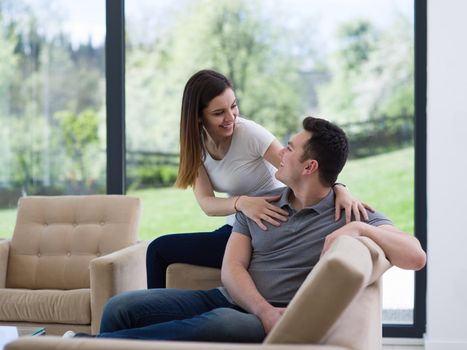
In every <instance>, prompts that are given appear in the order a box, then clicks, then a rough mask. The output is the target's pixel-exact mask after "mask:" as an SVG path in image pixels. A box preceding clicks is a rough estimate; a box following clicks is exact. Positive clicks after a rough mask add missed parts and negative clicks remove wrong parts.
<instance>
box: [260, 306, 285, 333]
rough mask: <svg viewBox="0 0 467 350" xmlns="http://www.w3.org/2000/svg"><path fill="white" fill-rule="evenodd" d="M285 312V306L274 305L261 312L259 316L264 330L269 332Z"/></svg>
mask: <svg viewBox="0 0 467 350" xmlns="http://www.w3.org/2000/svg"><path fill="white" fill-rule="evenodd" d="M284 312H285V307H274V306H272V305H271V306H270V307H268V308H267V309H266V310H264V311H263V312H261V313H260V314H259V315H258V317H259V319H260V320H261V322H262V323H263V328H264V332H265V333H266V334H268V333H269V332H270V331H271V329H272V327H274V325H275V324H276V323H277V321H279V318H280V317H281V316H282V314H283V313H284Z"/></svg>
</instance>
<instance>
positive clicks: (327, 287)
mask: <svg viewBox="0 0 467 350" xmlns="http://www.w3.org/2000/svg"><path fill="white" fill-rule="evenodd" d="M389 267H390V264H389V262H388V261H387V260H386V258H385V256H384V253H383V252H382V250H381V248H380V247H378V246H377V245H376V244H375V243H374V242H373V241H371V240H369V239H368V238H362V237H360V238H352V237H349V236H343V237H339V238H338V239H337V240H336V241H335V243H334V244H333V246H332V247H331V249H330V250H329V251H328V253H326V254H325V255H324V257H323V258H322V259H321V260H320V262H319V263H318V264H317V265H316V267H315V268H314V269H313V271H312V272H311V273H310V274H309V276H308V277H307V279H306V280H305V282H304V283H303V285H302V286H301V288H300V289H299V291H298V292H297V294H296V295H295V297H294V299H293V300H292V302H291V303H290V305H289V307H288V308H287V310H286V312H285V313H284V315H283V316H282V318H281V319H280V321H279V322H278V323H277V324H276V326H275V327H274V328H273V330H272V331H271V333H270V334H269V335H268V336H267V338H266V339H265V341H264V343H263V344H226V343H201V342H199V343H194V342H167V341H164V342H162V341H135V340H113V339H84V338H74V339H61V338H56V337H47V336H45V337H37V338H22V339H18V340H16V341H14V342H12V343H10V344H9V345H7V347H6V350H20V349H21V350H28V349H30V350H45V349H70V350H71V349H87V350H104V349H106V350H110V349H115V350H118V349H135V350H136V349H141V350H143V349H172V350H175V349H180V350H182V349H186V350H188V349H191V350H208V349H231V350H234V349H238V350H242V349H244V350H254V349H270V350H279V349H293V350H299V349H308V350H318V349H319V350H321V349H323V350H338V349H340V350H343V349H347V350H350V349H352V350H377V349H380V348H381V340H382V324H381V275H382V274H383V272H384V271H386V270H387V269H388V268H389ZM219 277H220V274H219V271H218V270H215V269H209V268H201V267H194V266H187V265H181V264H176V265H171V266H170V268H169V270H168V283H170V284H171V285H170V286H171V287H187V286H188V287H192V288H193V287H199V288H210V287H212V286H213V285H219V283H220V280H219Z"/></svg>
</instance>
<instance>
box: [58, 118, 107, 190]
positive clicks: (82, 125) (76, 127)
mask: <svg viewBox="0 0 467 350" xmlns="http://www.w3.org/2000/svg"><path fill="white" fill-rule="evenodd" d="M55 119H56V120H57V121H58V122H59V124H60V126H61V133H60V134H59V135H58V137H59V138H61V140H62V142H63V146H64V148H65V152H66V154H67V160H68V162H69V163H70V166H69V168H68V176H67V177H68V180H69V181H72V182H75V183H76V184H79V188H78V190H79V192H82V191H84V190H86V188H85V187H86V182H89V181H92V179H93V178H94V179H95V176H96V174H95V175H94V176H92V175H91V172H92V171H94V173H96V172H97V174H98V173H99V172H100V171H101V170H102V167H101V166H99V165H100V164H99V162H98V161H97V158H96V157H97V156H98V154H99V144H100V142H99V141H100V140H99V124H100V122H99V121H100V118H99V115H98V114H97V113H96V112H95V111H93V110H90V109H89V110H85V111H83V112H81V113H79V114H75V113H73V112H69V111H62V112H58V113H56V114H55Z"/></svg>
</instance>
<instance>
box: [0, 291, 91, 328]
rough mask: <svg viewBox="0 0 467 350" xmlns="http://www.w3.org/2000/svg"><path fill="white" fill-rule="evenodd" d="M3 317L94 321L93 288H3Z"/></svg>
mask: <svg viewBox="0 0 467 350" xmlns="http://www.w3.org/2000/svg"><path fill="white" fill-rule="evenodd" d="M0 300H1V301H2V302H1V304H0V319H1V320H2V321H16V322H18V321H26V322H39V323H67V324H83V325H88V324H90V323H91V303H90V302H91V293H90V291H89V289H72V290H53V289H36V290H29V289H16V288H3V289H0Z"/></svg>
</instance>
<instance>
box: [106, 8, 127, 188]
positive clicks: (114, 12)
mask: <svg viewBox="0 0 467 350" xmlns="http://www.w3.org/2000/svg"><path fill="white" fill-rule="evenodd" d="M124 7H125V3H124V0H106V38H105V74H106V106H107V193H108V194H124V193H125V191H126V189H125V182H126V166H125V156H126V150H125V17H124V16H125V15H124Z"/></svg>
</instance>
